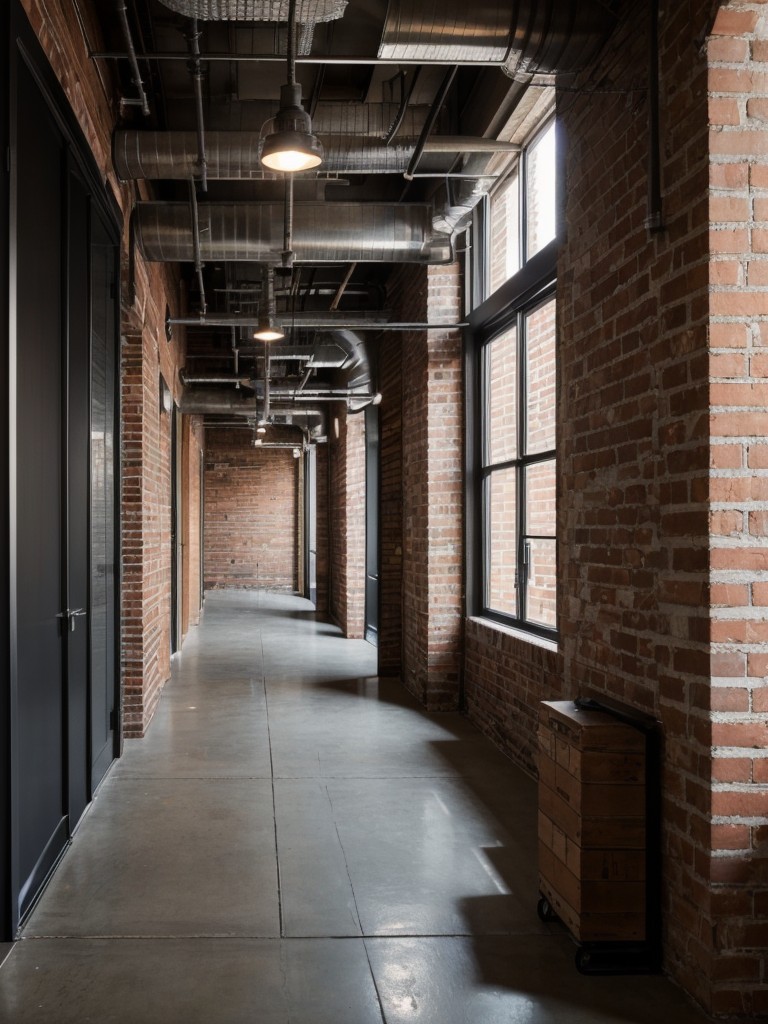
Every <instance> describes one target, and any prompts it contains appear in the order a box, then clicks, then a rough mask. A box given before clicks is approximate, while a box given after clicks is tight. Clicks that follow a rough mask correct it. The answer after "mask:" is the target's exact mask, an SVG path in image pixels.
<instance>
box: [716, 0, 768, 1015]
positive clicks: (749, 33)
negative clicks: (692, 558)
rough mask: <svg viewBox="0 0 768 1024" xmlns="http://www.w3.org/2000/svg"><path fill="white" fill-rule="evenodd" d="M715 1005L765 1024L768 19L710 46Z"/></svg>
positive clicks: (728, 26) (753, 8)
mask: <svg viewBox="0 0 768 1024" xmlns="http://www.w3.org/2000/svg"><path fill="white" fill-rule="evenodd" d="M707 56H708V63H709V77H708V93H709V121H710V125H711V130H710V144H709V145H710V181H709V186H710V187H709V217H710V221H711V234H710V250H711V262H710V266H709V283H710V287H711V297H710V314H711V316H710V356H709V373H710V398H711V418H710V429H711V434H712V440H711V450H710V454H711V465H712V469H711V475H710V487H709V498H710V503H711V504H710V533H711V545H710V553H709V559H710V568H711V573H710V576H711V603H712V613H711V619H712V621H711V639H712V647H711V655H710V669H711V674H712V688H711V690H710V691H709V693H708V694H704V693H702V694H701V695H700V699H701V701H702V703H705V706H706V705H707V703H708V707H709V709H710V711H711V716H710V717H711V721H712V726H711V728H712V743H713V757H714V760H713V762H712V794H711V814H712V818H711V828H710V833H709V836H708V839H709V844H710V846H711V850H712V860H711V863H710V865H709V871H710V876H711V881H712V910H711V914H712V918H713V923H714V927H715V928H716V938H715V941H714V951H715V955H716V959H715V960H714V961H713V969H712V979H713V980H712V988H713V991H712V1005H713V1007H714V1009H715V1010H716V1011H718V1012H720V1013H729V1014H739V1015H744V1014H746V1013H750V1012H751V1013H753V1014H755V1015H759V1016H760V1018H761V1019H766V1018H768V655H767V654H766V650H767V648H766V640H768V597H767V596H766V595H767V593H768V541H767V538H768V512H766V508H768V505H766V502H768V458H766V455H767V454H768V444H766V434H768V415H766V411H765V410H766V406H768V383H766V378H768V356H767V355H766V352H767V351H768V349H766V344H767V343H768V327H767V325H766V323H764V322H762V321H763V320H764V319H765V318H766V315H768V290H766V285H767V284H768V257H767V256H766V254H767V253H768V244H766V239H768V167H766V162H765V160H766V158H765V152H766V140H768V123H767V122H768V99H765V98H763V95H764V94H765V92H766V89H765V85H764V81H765V76H766V71H767V69H768V15H767V14H766V12H765V7H764V5H762V4H756V3H743V2H738V3H728V4H725V5H723V8H722V9H721V11H720V12H719V14H718V17H717V19H716V21H715V24H714V28H713V31H712V35H711V37H710V39H709V43H708V48H707Z"/></svg>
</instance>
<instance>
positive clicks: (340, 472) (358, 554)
mask: <svg viewBox="0 0 768 1024" xmlns="http://www.w3.org/2000/svg"><path fill="white" fill-rule="evenodd" d="M330 419H331V424H332V427H333V423H334V422H338V425H339V433H338V437H335V436H334V431H333V429H332V430H331V436H330V439H329V446H330V449H329V453H328V456H329V460H330V463H329V483H328V486H329V491H330V495H329V497H330V502H329V505H330V596H329V610H330V613H331V615H332V616H333V618H334V619H335V620H336V622H338V624H339V625H340V626H341V628H342V630H343V631H344V635H345V636H347V637H354V638H358V639H359V638H361V637H362V636H363V635H364V632H365V417H364V415H363V414H362V413H356V414H353V415H348V414H347V411H346V409H344V408H343V407H340V408H339V409H337V410H336V409H335V410H334V412H333V413H331V416H330Z"/></svg>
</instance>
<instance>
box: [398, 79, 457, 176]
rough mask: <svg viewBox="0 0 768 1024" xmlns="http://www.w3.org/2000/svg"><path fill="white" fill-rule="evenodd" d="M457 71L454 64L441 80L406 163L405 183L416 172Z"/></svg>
mask: <svg viewBox="0 0 768 1024" xmlns="http://www.w3.org/2000/svg"><path fill="white" fill-rule="evenodd" d="M458 70H459V69H458V66H457V65H455V64H454V66H453V67H452V68H449V70H448V72H447V74H446V76H445V78H444V79H443V84H442V85H441V86H440V88H439V89H438V92H437V96H435V101H434V103H433V104H432V107H431V109H430V111H429V114H428V115H427V120H426V121H425V122H424V127H423V128H422V129H421V135H420V136H419V141H418V142H417V143H416V146H415V148H414V150H413V153H412V154H411V159H410V160H409V161H408V167H407V169H406V171H405V173H404V174H403V177H404V178H405V180H406V181H413V172H414V171H415V170H416V167H417V165H418V162H419V160H420V159H421V154H422V153H423V152H424V147H425V145H426V144H427V139H428V138H429V136H430V134H431V132H432V129H433V128H434V127H435V121H437V117H438V115H439V113H440V111H441V110H442V107H443V104H444V103H445V97H446V96H447V95H448V90H449V89H450V88H451V86H452V85H453V80H454V78H455V77H456V72H457V71H458Z"/></svg>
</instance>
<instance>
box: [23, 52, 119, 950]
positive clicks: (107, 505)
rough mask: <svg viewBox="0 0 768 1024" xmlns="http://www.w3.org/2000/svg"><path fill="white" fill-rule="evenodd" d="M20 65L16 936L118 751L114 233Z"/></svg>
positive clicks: (33, 81) (60, 131) (26, 70)
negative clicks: (18, 928) (116, 699)
mask: <svg viewBox="0 0 768 1024" xmlns="http://www.w3.org/2000/svg"><path fill="white" fill-rule="evenodd" d="M15 70H16V75H17V78H16V86H17V88H16V91H15V103H14V108H13V109H14V114H15V116H14V118H13V124H12V140H13V145H12V178H11V210H12V219H11V253H12V261H11V263H12V267H13V270H12V273H11V288H10V294H11V302H12V317H11V324H12V325H14V324H15V333H14V335H13V336H12V338H13V343H12V346H11V354H10V366H11V379H10V388H9V392H10V395H9V397H10V403H11V404H10V423H11V443H10V453H11V461H10V474H9V476H10V484H11V523H10V535H11V591H10V592H11V601H12V609H11V637H12V642H11V649H12V654H11V794H12V809H11V854H12V855H11V878H10V883H11V884H10V891H11V897H12V903H13V906H12V908H11V922H10V924H11V931H13V930H14V929H15V928H16V926H17V925H18V922H19V921H20V920H21V919H22V918H23V917H24V916H25V914H26V913H27V912H28V910H29V909H30V907H31V906H32V904H33V903H34V900H35V898H36V896H37V894H38V892H39V891H40V888H41V886H42V885H43V883H44V882H45V880H46V878H47V877H48V875H49V873H50V871H51V869H52V867H53V866H54V865H55V863H56V860H57V859H58V857H59V856H60V854H61V852H62V851H63V849H64V847H65V845H66V843H67V840H68V838H69V836H71V834H72V832H73V831H74V829H75V828H76V826H77V823H78V821H79V820H80V818H81V816H82V814H83V811H84V810H85V808H86V806H87V804H88V802H89V801H90V799H91V797H92V795H93V791H94V789H95V787H96V786H97V785H98V782H99V781H100V779H101V778H102V777H103V775H104V773H105V771H106V769H107V767H108V766H109V764H110V762H111V761H112V759H113V757H114V755H115V734H114V724H115V719H114V709H115V694H116V679H117V674H116V662H117V652H116V635H117V634H116V600H117V597H116V587H115V565H116V561H117V554H116V540H115V538H116V532H115V490H116V487H115V465H116V450H115V394H116V381H115V355H116V302H117V298H116V296H117V292H116V271H117V263H116V247H115V236H114V233H111V232H110V230H109V227H108V220H106V219H104V218H103V217H102V215H101V213H100V212H99V209H100V207H99V202H97V201H96V200H95V198H94V196H95V194H96V193H95V189H94V187H93V185H89V178H88V175H87V174H85V172H84V171H83V168H82V166H81V164H80V163H79V162H78V159H77V157H76V154H75V153H74V150H73V149H71V148H70V146H69V142H68V141H67V137H65V134H64V132H63V129H62V127H61V126H60V124H59V123H58V122H57V121H56V120H55V119H54V117H53V115H52V114H51V113H50V109H51V108H50V107H49V103H48V100H47V99H46V98H45V97H44V95H43V93H42V91H41V89H40V88H39V87H38V84H37V81H36V79H35V77H34V76H33V75H32V73H31V72H30V70H29V68H28V67H27V65H26V63H25V61H24V60H18V62H17V67H16V69H15ZM96 187H97V188H98V185H97V186H96Z"/></svg>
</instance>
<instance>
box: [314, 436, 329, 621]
mask: <svg viewBox="0 0 768 1024" xmlns="http://www.w3.org/2000/svg"><path fill="white" fill-rule="evenodd" d="M328 513H329V505H328V445H327V444H319V445H317V610H318V611H319V612H327V611H328V587H329V582H330V578H329V576H330V558H329V543H330V538H329V527H330V522H329V516H328Z"/></svg>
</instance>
